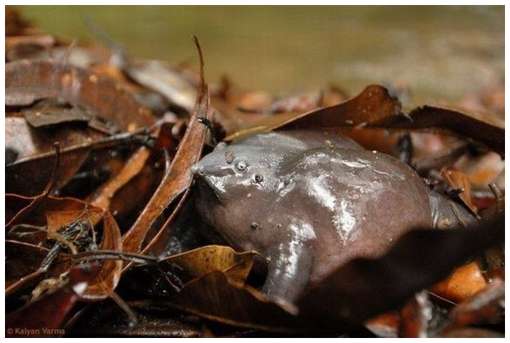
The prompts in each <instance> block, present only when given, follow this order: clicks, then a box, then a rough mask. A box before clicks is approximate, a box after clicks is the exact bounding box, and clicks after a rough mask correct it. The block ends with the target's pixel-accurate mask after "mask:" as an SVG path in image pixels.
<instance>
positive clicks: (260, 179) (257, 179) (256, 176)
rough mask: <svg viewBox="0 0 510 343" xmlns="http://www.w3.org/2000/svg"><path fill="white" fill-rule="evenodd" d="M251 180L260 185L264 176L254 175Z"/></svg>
mask: <svg viewBox="0 0 510 343" xmlns="http://www.w3.org/2000/svg"><path fill="white" fill-rule="evenodd" d="M253 180H254V181H255V182H256V183H262V181H264V176H262V175H260V174H255V175H253Z"/></svg>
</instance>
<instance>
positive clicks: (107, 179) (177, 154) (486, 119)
mask: <svg viewBox="0 0 510 343" xmlns="http://www.w3.org/2000/svg"><path fill="white" fill-rule="evenodd" d="M6 16H7V18H6V19H7V20H6V25H7V27H6V34H7V44H6V56H7V62H6V157H7V159H6V161H7V164H6V184H7V190H8V192H9V193H8V194H6V198H5V200H6V241H5V248H6V310H7V311H6V328H7V331H6V333H7V334H8V335H9V336H17V335H20V334H19V333H18V334H16V331H9V329H14V328H25V329H27V330H28V329H41V328H47V329H55V330H49V331H48V330H46V331H40V330H39V332H42V333H40V334H39V335H41V336H50V337H54V336H62V335H65V336H71V337H72V336H75V335H80V336H83V335H92V336H162V337H190V336H193V337H211V336H228V337H246V336H268V335H269V336H274V335H281V336H302V335H311V334H313V335H319V336H334V337H353V336H368V337H374V336H375V337H377V336H384V337H389V336H394V337H397V336H398V337H452V336H460V337H464V336H469V335H472V336H483V337H494V336H501V335H504V328H503V327H504V315H503V314H504V311H503V309H504V304H503V299H504V272H503V271H504V251H503V245H502V242H503V241H504V240H503V238H504V206H503V204H504V179H503V181H501V175H502V174H504V170H503V163H504V162H503V160H504V131H505V130H504V123H503V122H502V121H501V120H499V117H497V116H494V115H493V114H496V115H498V114H499V115H500V114H501V113H503V112H504V102H503V103H502V102H501V101H502V100H501V96H500V95H498V94H500V93H501V89H500V88H496V89H491V90H490V91H487V90H485V91H484V93H483V94H481V95H466V98H465V99H463V100H462V102H461V103H459V104H447V105H448V106H444V105H440V106H436V105H423V106H421V107H418V108H416V109H412V110H410V111H407V110H403V107H402V105H401V102H400V101H399V99H398V97H397V96H396V95H395V93H394V92H392V91H389V90H388V89H387V88H386V87H384V86H381V85H369V86H367V87H366V88H365V89H364V90H363V91H362V92H361V93H360V94H358V95H356V96H352V97H351V96H349V95H347V94H346V92H344V91H343V90H342V89H341V88H340V87H338V86H328V87H325V88H324V89H323V90H318V91H314V92H308V93H294V94H290V95H288V96H284V97H279V98H278V97H275V96H273V95H271V94H269V93H267V92H264V91H251V90H241V89H238V88H237V87H236V86H235V85H234V84H233V82H231V81H230V79H228V78H227V77H225V78H224V79H223V80H222V84H221V85H220V86H216V85H212V86H209V85H207V84H206V81H205V78H204V56H203V53H202V50H201V48H200V45H199V43H198V39H196V38H194V42H195V45H196V49H197V51H198V55H199V64H198V65H199V69H198V71H195V70H194V69H193V68H191V69H190V68H182V66H171V65H168V64H166V63H165V62H161V61H149V60H147V61H145V60H135V59H134V58H133V57H131V56H128V55H127V54H126V52H125V51H124V50H122V49H118V47H117V46H115V44H110V43H111V41H110V42H108V40H105V39H101V40H102V41H103V42H105V41H106V43H107V47H106V48H100V49H98V48H97V46H95V45H92V44H89V45H81V44H80V45H77V44H76V43H68V42H64V41H61V40H59V39H58V38H55V37H53V36H51V35H47V34H45V33H43V32H39V31H38V30H37V29H36V28H33V27H31V26H30V24H29V23H28V22H26V21H25V20H24V19H22V17H20V16H19V14H18V12H16V11H15V10H14V9H12V8H9V7H8V8H7V13H6ZM96 33H97V32H96ZM100 38H101V37H100ZM103 38H104V35H103ZM190 48H191V44H190ZM112 57H115V58H112ZM112 61H113V62H112ZM503 94H504V92H503ZM457 107H458V108H461V107H462V108H463V109H462V110H457V109H454V108H457ZM297 128H299V129H315V130H317V129H319V130H324V131H329V132H334V133H339V134H344V135H347V136H349V137H351V138H353V139H354V140H356V141H358V142H359V143H360V144H361V145H363V146H365V147H367V148H369V149H376V150H379V151H383V152H386V153H389V154H392V155H394V156H395V157H397V158H400V159H401V160H402V161H404V162H406V163H408V164H409V165H411V166H412V167H414V168H415V169H416V170H417V171H418V172H419V173H420V175H421V176H422V177H423V178H424V180H425V181H426V182H427V183H428V184H429V185H430V187H431V188H434V189H436V190H441V191H442V192H443V193H444V194H445V195H446V196H448V197H449V198H451V199H452V200H454V201H456V202H457V203H458V204H459V205H460V206H463V207H465V208H466V209H468V210H469V211H471V212H472V213H474V214H476V215H478V216H479V223H478V224H476V225H474V226H469V227H459V228H454V229H447V230H415V231H413V232H410V233H408V234H406V235H405V236H403V237H401V238H400V239H398V240H397V241H396V242H395V244H394V245H393V246H392V247H390V249H389V250H388V251H387V252H386V253H385V254H384V255H383V256H381V257H379V258H377V259H371V260H367V259H355V260H352V261H350V262H347V263H346V264H345V265H343V266H340V267H339V268H338V269H336V270H335V271H333V272H332V273H331V274H330V275H329V276H328V277H327V278H326V279H325V280H323V281H321V283H320V284H318V285H316V286H315V287H314V288H312V289H310V290H309V291H308V292H306V293H305V294H304V295H303V296H301V297H300V299H298V301H297V302H296V303H295V304H289V303H284V302H278V301H275V300H272V299H270V298H269V297H267V296H266V295H265V294H264V293H263V292H262V291H261V290H260V286H261V284H262V283H263V280H264V276H265V273H266V266H265V263H264V262H263V261H262V259H261V258H260V255H259V254H257V252H256V251H235V250H234V249H233V248H231V247H229V246H228V245H227V244H226V242H225V241H223V240H222V239H221V238H219V237H217V236H215V235H214V232H212V228H206V231H208V232H207V234H206V235H205V236H207V237H204V233H203V230H202V229H203V228H202V227H203V225H204V224H203V223H202V222H201V220H200V218H197V217H196V215H195V213H194V210H193V206H192V201H191V200H192V198H193V197H194V189H193V187H192V185H193V177H192V173H191V166H192V165H193V164H194V163H196V162H197V161H198V160H199V159H200V158H201V157H202V156H203V155H204V154H205V153H207V152H208V151H210V148H211V146H214V145H215V144H216V142H219V141H221V140H224V141H226V142H229V141H235V140H238V139H241V138H243V137H247V136H250V135H253V134H256V133H260V132H269V131H274V130H292V129H297ZM36 170H37V171H38V172H37V173H34V171H36ZM423 229H428V228H423ZM416 251H420V254H419V256H417V255H416V254H415V252H416ZM50 313H51V315H49V314H50ZM63 328H65V330H60V331H59V330H58V329H63ZM9 332H11V333H9ZM12 332H14V333H12Z"/></svg>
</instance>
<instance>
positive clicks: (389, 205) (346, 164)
mask: <svg viewBox="0 0 510 343" xmlns="http://www.w3.org/2000/svg"><path fill="white" fill-rule="evenodd" d="M280 173H281V175H283V177H284V178H287V179H289V180H291V182H290V187H292V188H293V190H292V192H290V193H289V194H288V196H289V199H288V201H297V200H298V199H297V198H299V199H300V203H301V206H300V207H301V208H300V209H299V212H300V213H301V214H297V215H304V216H306V217H307V219H308V220H309V221H310V222H311V225H312V226H313V227H314V228H315V232H316V236H317V239H316V241H315V243H314V244H315V245H316V248H315V249H314V251H315V252H316V255H315V256H314V268H313V271H312V275H311V281H312V282H313V281H316V280H318V279H321V278H322V277H323V276H324V275H326V274H328V273H329V272H330V271H331V270H332V269H334V268H336V267H338V266H339V265H341V264H343V263H344V262H346V261H348V260H350V259H351V258H353V257H360V256H363V257H371V256H378V255H380V254H381V253H382V252H383V251H384V250H385V249H386V248H387V247H388V246H389V245H391V243H392V241H393V240H394V239H396V238H397V237H399V236H400V235H402V234H403V233H405V232H406V231H408V230H410V229H412V228H414V227H416V226H429V225H430V224H431V211H430V206H429V199H428V190H427V187H426V185H425V184H424V183H423V181H422V180H421V178H420V177H419V176H418V175H417V174H416V173H415V172H414V171H413V170H412V169H411V168H409V167H408V166H407V165H405V164H403V163H401V162H400V161H398V160H397V159H395V158H393V157H391V156H389V155H386V154H381V153H374V152H371V151H366V150H357V149H356V150H352V149H344V148H317V149H311V150H306V151H304V152H302V153H301V154H298V155H296V157H295V158H294V159H293V160H292V161H289V162H288V163H287V164H285V165H282V166H281V168H280ZM295 197H296V198H295ZM291 198H294V199H291Z"/></svg>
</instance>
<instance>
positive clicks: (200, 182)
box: [195, 175, 222, 204]
mask: <svg viewBox="0 0 510 343" xmlns="http://www.w3.org/2000/svg"><path fill="white" fill-rule="evenodd" d="M195 179H196V183H197V186H198V189H199V193H200V194H201V196H203V197H207V199H209V200H213V201H215V202H218V203H219V204H222V197H221V194H220V192H219V190H218V188H217V187H216V185H215V184H214V182H213V181H212V180H211V179H210V178H209V177H207V175H196V176H195Z"/></svg>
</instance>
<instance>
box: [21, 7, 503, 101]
mask: <svg viewBox="0 0 510 343" xmlns="http://www.w3.org/2000/svg"><path fill="white" fill-rule="evenodd" d="M23 13H24V14H25V15H26V16H27V17H28V18H30V19H32V20H33V21H35V22H36V23H37V24H38V25H40V26H41V27H42V28H43V29H45V30H46V31H49V32H51V33H55V34H57V35H59V36H62V37H65V38H76V37H77V38H79V39H83V40H91V39H96V38H95V37H94V36H93V35H92V34H91V33H90V31H89V30H88V28H87V26H86V25H85V22H84V18H85V17H90V18H91V19H92V20H93V21H94V22H95V23H96V24H97V25H99V26H100V27H102V28H103V29H104V30H105V31H107V32H108V33H109V34H110V36H111V37H112V38H113V39H114V40H116V41H118V42H120V43H121V44H123V45H124V46H126V47H127V48H128V50H129V51H130V52H131V53H132V54H133V55H135V56H139V57H148V58H160V59H165V60H169V61H173V62H176V63H177V62H182V61H191V62H195V61H196V56H195V50H194V47H193V44H192V41H191V36H192V35H193V34H195V35H197V36H198V37H199V38H200V41H201V43H202V46H203V49H204V52H205V58H206V70H207V77H208V79H209V80H210V81H215V80H218V78H219V77H220V76H221V75H222V74H227V75H229V76H230V77H231V78H232V79H233V80H234V81H235V82H236V83H238V84H240V85H241V86H243V87H244V88H249V89H267V90H270V91H272V92H276V93H287V92H289V91H298V90H312V89H315V88H318V87H321V86H326V85H327V84H329V83H335V84H337V85H339V86H341V87H343V88H345V89H347V90H349V91H351V92H357V91H359V90H360V89H361V88H363V86H365V85H366V84H368V83H374V82H404V83H406V84H408V85H409V86H410V87H411V89H412V90H413V93H414V94H415V95H416V96H417V97H418V99H426V101H428V102H430V100H431V99H434V98H445V97H446V98H450V99H456V98H459V97H461V96H462V95H463V94H465V93H466V92H470V91H476V90H477V89H479V88H481V87H484V86H486V85H488V84H490V83H492V82H494V81H496V80H498V79H502V78H503V77H504V7H503V6H463V7H461V6H427V7H423V6H419V7H418V6H406V7H401V6H385V7H383V6H272V7H269V6H122V7H119V6H26V7H24V8H23Z"/></svg>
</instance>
